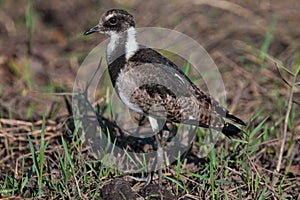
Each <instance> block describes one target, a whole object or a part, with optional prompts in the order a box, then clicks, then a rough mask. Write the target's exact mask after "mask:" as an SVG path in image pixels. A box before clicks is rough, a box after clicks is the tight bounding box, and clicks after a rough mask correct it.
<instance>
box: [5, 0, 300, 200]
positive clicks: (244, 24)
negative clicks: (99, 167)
mask: <svg viewBox="0 0 300 200" xmlns="http://www.w3.org/2000/svg"><path fill="white" fill-rule="evenodd" d="M28 2H29V1H25V0H18V1H1V2H0V8H1V9H0V185H3V184H4V183H5V179H6V177H7V176H6V175H7V174H11V175H12V177H14V178H15V181H16V184H18V183H20V181H21V180H22V177H21V175H20V174H22V172H21V166H20V165H21V163H22V159H23V156H24V155H25V161H26V162H25V164H24V165H25V169H27V170H29V169H30V167H31V166H32V159H31V151H30V145H29V143H28V137H27V135H30V136H32V138H33V142H34V145H35V147H38V146H39V145H40V144H39V138H40V133H41V131H40V130H41V129H42V116H43V114H44V113H45V116H46V118H47V122H46V132H47V135H46V138H45V140H46V141H47V142H48V146H47V153H49V157H47V159H48V160H47V162H50V163H49V165H47V166H48V167H50V168H51V171H52V172H53V173H54V174H55V173H57V174H59V173H58V172H57V171H58V168H59V165H58V164H55V162H58V158H57V157H52V156H51V152H54V151H59V150H62V147H61V146H62V143H61V136H63V137H64V138H66V140H67V141H68V142H69V143H71V142H70V141H71V139H70V137H71V135H72V133H70V129H68V128H66V127H65V122H66V121H68V120H67V119H69V116H70V112H69V110H68V107H67V104H66V103H65V100H64V98H63V96H61V95H54V94H53V93H60V92H65V93H71V92H72V89H73V85H74V80H75V78H76V74H77V70H78V69H79V66H80V64H81V62H82V61H83V59H84V58H85V57H86V55H87V54H88V53H89V52H90V50H92V48H94V47H95V46H96V45H97V44H99V43H100V42H101V41H103V40H105V39H106V36H103V35H100V34H97V35H93V36H90V37H84V36H83V32H84V31H85V30H87V29H88V28H89V27H91V26H93V25H95V24H96V23H97V22H98V20H99V16H100V14H102V13H103V12H104V11H106V10H108V9H110V8H123V9H126V10H128V11H129V12H130V13H132V14H133V15H134V16H135V19H136V25H137V27H165V28H169V29H173V30H177V31H180V32H182V33H184V34H187V35H188V36H190V37H191V38H193V39H195V40H196V41H197V42H198V43H200V44H201V45H202V46H203V47H204V48H205V49H206V50H207V51H208V53H209V54H210V55H211V57H212V58H213V59H214V61H215V63H216V64H217V66H218V67H219V70H220V72H221V74H222V78H223V80H224V84H225V89H226V93H227V94H226V96H227V99H226V100H227V105H228V109H229V110H231V112H232V113H234V114H235V115H236V116H239V117H240V118H241V119H243V120H244V121H245V122H249V121H251V119H252V118H253V117H254V116H255V115H256V114H257V113H259V116H258V117H257V118H256V119H255V120H254V121H253V122H252V123H251V125H250V126H249V130H250V131H251V130H254V129H255V127H257V125H258V124H259V123H260V122H261V121H263V120H264V119H265V118H266V117H268V119H267V120H266V124H267V125H266V127H268V129H267V130H264V131H259V132H258V133H256V136H255V137H257V138H260V137H263V136H262V135H263V134H268V139H267V140H266V141H264V142H263V143H260V144H259V148H258V149H259V151H258V152H257V153H256V154H255V155H251V158H250V157H249V159H251V162H253V163H254V165H255V166H256V168H255V170H256V173H258V174H260V177H259V178H260V180H261V183H260V184H259V192H260V193H261V192H262V190H263V189H262V188H263V187H265V186H266V187H267V192H266V196H267V197H268V199H279V198H283V199H284V198H286V199H297V198H298V199H299V198H300V196H299V192H300V189H299V188H300V185H299V183H300V153H299V148H300V143H299V142H300V137H299V136H300V135H299V133H300V114H299V113H300V112H299V111H300V109H299V105H300V90H299V87H296V88H295V93H294V99H293V102H294V103H293V107H292V113H293V116H294V120H293V123H292V124H290V126H289V127H288V131H287V138H288V139H287V143H286V146H285V151H284V153H283V159H282V164H281V167H280V171H279V172H280V174H284V176H286V179H285V181H286V187H283V189H284V191H278V190H279V189H278V187H276V185H275V186H274V185H270V184H269V183H270V182H272V181H273V180H274V179H275V177H277V175H278V174H276V173H275V169H276V166H277V160H278V153H279V149H280V144H281V142H280V141H281V139H282V133H283V130H284V117H285V114H286V110H287V99H288V98H289V96H290V92H289V86H288V85H287V84H286V83H285V82H284V81H283V78H282V77H284V78H285V79H286V80H291V76H290V75H289V74H288V73H286V72H285V71H284V70H282V69H279V70H278V67H277V66H276V65H275V64H274V62H273V61H271V60H270V59H267V58H264V60H262V59H261V57H260V56H261V55H260V52H261V50H262V49H263V48H265V47H266V46H267V47H266V48H267V53H268V54H269V55H271V56H272V57H273V58H275V60H276V61H279V62H281V63H282V64H284V65H285V66H286V67H287V68H288V69H290V71H292V72H293V71H294V70H295V67H296V62H297V58H298V55H299V52H300V51H299V50H300V48H299V47H300V45H299V44H300V15H299V10H300V3H299V2H298V1H297V0H287V1H280V0H273V1H269V0H268V1H250V0H246V1H238V0H234V1H207V0H194V1H192V0H188V1H179V0H175V1H167V0H163V1H161V0H153V1H138V0H126V1H120V0H114V1H95V0H86V1H81V0H65V1H59V0H52V1H38V0H37V1H32V3H33V4H32V5H33V6H32V19H33V32H32V33H30V31H29V29H28V24H30V23H29V22H28V18H29V17H28V16H27V25H26V13H27V14H28V13H29V12H28V5H29V4H28ZM272 24H274V29H273V31H272ZM30 38H32V39H30ZM268 39H269V40H270V42H269V45H267V44H268V41H267V40H268ZM264 45H265V46H264ZM296 80H297V81H300V79H299V77H298V78H297V79H296ZM103 95H105V94H101V93H99V98H100V99H101V98H104V97H103ZM68 99H70V98H69V96H68ZM104 101H105V100H104ZM71 130H72V129H71ZM29 133H30V134H29ZM291 138H292V139H291ZM68 139H69V140H68ZM69 143H68V144H69ZM218 146H219V147H220V146H222V147H227V148H228V149H227V150H228V152H229V154H231V155H232V156H234V155H235V154H237V152H232V151H231V148H230V145H229V144H228V141H227V140H226V139H224V140H222V141H221V142H220V144H219V143H218V144H217V147H218ZM243 147H244V146H242V145H241V147H238V148H237V149H239V150H240V151H243ZM217 149H218V148H217ZM287 149H289V150H287ZM22 155H23V156H22ZM196 155H197V153H196V152H195V151H194V147H193V148H192V149H191V150H190V153H189V154H188V156H187V159H188V160H189V161H190V162H188V165H187V166H186V169H188V170H190V171H191V172H194V173H196V172H198V171H200V170H201V169H203V167H204V166H205V165H207V164H208V163H209V161H208V160H207V159H206V158H198V157H197V156H196ZM86 159H87V158H86ZM51 161H55V162H53V163H51ZM174 170H175V166H174V165H172V166H170V169H169V171H168V173H171V174H172V171H174ZM255 170H254V169H251V171H252V172H253V171H255ZM229 171H230V170H229ZM166 173H167V172H166ZM245 173H246V169H239V168H235V167H234V164H232V170H231V171H230V172H229V176H230V178H231V180H233V181H235V182H236V183H244V182H245V180H244V179H245V176H243V174H245ZM251 178H253V179H255V177H251ZM34 181H35V179H34V180H32V182H31V183H28V185H26V187H25V189H24V190H25V191H26V192H23V193H21V192H20V191H17V192H15V193H8V194H9V195H5V194H4V193H2V194H1V189H2V192H3V191H4V189H5V187H4V186H2V188H0V198H3V197H6V196H14V197H15V198H17V197H18V198H22V197H32V196H34V195H31V194H32V193H33V192H32V191H33V190H35V189H36V187H37V183H34ZM195 181H196V182H197V181H199V182H200V181H201V180H199V179H198V180H195ZM189 183H190V184H186V187H187V189H188V190H189V191H190V192H191V193H190V194H186V193H185V191H184V190H182V189H180V192H179V194H177V195H175V194H174V193H172V192H170V190H172V187H173V186H174V185H172V183H170V182H168V181H166V180H165V182H164V184H163V185H164V187H163V189H162V191H161V193H163V195H164V196H165V199H177V198H179V197H181V199H197V198H199V199H207V198H212V196H211V194H210V193H209V192H208V189H209V188H210V187H209V186H205V185H201V182H200V183H199V184H200V187H197V188H196V187H195V185H197V184H192V183H191V182H189ZM264 183H265V184H264ZM72 184H73V187H75V186H74V183H70V187H71V185H72ZM220 186H221V187H224V188H222V189H226V190H227V189H228V190H229V191H231V189H232V188H230V187H229V186H227V185H226V184H223V185H222V184H220ZM94 187H95V188H98V187H99V186H98V185H94ZM227 187H228V188H227ZM235 187H236V185H235ZM3 188H4V189H3ZM91 190H93V189H92V188H91ZM100 190H101V195H100V197H101V198H103V199H122V198H123V199H124V198H125V199H137V198H146V197H147V196H149V195H150V194H152V193H157V192H158V185H157V179H155V180H154V183H152V184H150V185H149V186H148V187H146V188H144V189H141V190H139V191H138V192H136V191H135V190H134V189H133V184H132V181H125V180H124V179H122V178H119V177H113V176H110V177H106V179H105V181H104V182H101V183H100ZM118 190H120V191H124V192H123V193H122V195H123V196H122V195H121V194H120V193H113V191H118ZM201 191H202V192H201ZM233 192H234V191H233ZM259 192H257V193H256V194H254V193H253V191H252V190H249V188H248V187H246V186H245V187H242V189H241V194H236V196H229V197H228V198H229V199H239V198H245V199H258V198H259V196H258V195H257V194H258V193H259ZM279 193H280V194H281V195H278V194H279ZM48 194H49V195H45V196H43V195H41V196H39V197H40V198H44V197H47V198H49V199H50V198H51V199H52V198H55V197H57V196H56V195H53V193H51V195H53V196H51V195H50V192H49V193H48ZM113 195H116V196H113ZM124 195H125V197H124ZM196 197H197V198H196ZM58 198H63V197H61V196H60V197H58ZM74 198H76V197H74ZM82 198H86V199H89V198H90V197H89V196H88V195H87V197H82ZM95 198H97V197H95ZM155 198H157V199H158V197H152V198H151V199H155ZM222 198H224V199H225V197H224V196H223V197H222Z"/></svg>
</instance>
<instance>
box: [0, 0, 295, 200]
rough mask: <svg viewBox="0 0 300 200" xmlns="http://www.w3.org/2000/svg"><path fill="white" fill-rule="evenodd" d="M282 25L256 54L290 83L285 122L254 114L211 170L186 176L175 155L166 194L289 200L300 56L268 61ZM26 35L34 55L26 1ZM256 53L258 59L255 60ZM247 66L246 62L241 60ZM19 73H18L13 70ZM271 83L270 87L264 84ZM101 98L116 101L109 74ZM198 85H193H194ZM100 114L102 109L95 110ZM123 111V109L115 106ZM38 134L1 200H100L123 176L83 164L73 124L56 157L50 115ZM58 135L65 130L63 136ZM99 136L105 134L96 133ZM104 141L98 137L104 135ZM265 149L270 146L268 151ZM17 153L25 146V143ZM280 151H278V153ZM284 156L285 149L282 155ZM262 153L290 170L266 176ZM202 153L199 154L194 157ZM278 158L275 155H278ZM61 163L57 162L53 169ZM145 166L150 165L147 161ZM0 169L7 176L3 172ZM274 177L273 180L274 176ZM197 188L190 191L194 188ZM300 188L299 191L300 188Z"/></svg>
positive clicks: (5, 182) (278, 101) (0, 191)
mask: <svg viewBox="0 0 300 200" xmlns="http://www.w3.org/2000/svg"><path fill="white" fill-rule="evenodd" d="M276 23H277V20H276V19H274V20H273V22H272V24H271V25H270V27H269V31H268V33H267V35H266V37H265V40H264V41H263V44H262V45H261V48H260V52H259V55H256V56H257V57H258V58H259V59H260V62H261V66H259V67H260V68H259V70H262V69H264V68H268V67H270V65H269V62H272V63H274V64H275V65H276V66H277V68H278V69H279V70H280V71H282V72H283V75H284V77H281V78H282V80H283V81H282V83H284V82H286V83H288V86H286V85H287V84H286V85H285V86H286V87H287V89H288V90H289V92H290V95H289V98H288V99H286V98H282V96H280V89H281V88H280V87H282V83H277V82H274V88H275V89H274V91H275V95H274V103H275V104H274V110H276V113H280V115H272V113H269V112H268V111H266V110H265V109H264V108H260V107H255V109H256V114H255V115H254V116H252V117H251V120H250V122H249V123H248V125H247V127H246V128H245V131H246V132H247V135H248V136H245V138H244V139H243V140H223V139H222V138H221V140H222V142H220V143H217V145H216V146H215V148H213V149H212V150H211V151H210V152H209V154H208V156H207V160H208V163H206V164H204V165H202V166H197V167H198V168H197V170H187V169H186V168H185V166H186V163H185V159H184V158H182V157H181V155H180V154H178V158H177V161H176V163H174V164H173V165H172V166H170V167H167V168H166V169H165V171H168V168H172V169H173V171H174V173H171V175H169V174H168V175H164V176H163V178H164V181H166V182H168V184H169V185H168V186H172V187H168V188H174V189H173V190H172V189H168V190H169V192H171V193H173V194H174V195H179V196H180V195H182V194H198V193H200V192H201V191H202V192H203V193H209V197H211V199H232V196H230V195H231V193H233V192H232V190H234V191H235V192H234V194H235V195H236V197H237V198H238V199H242V198H243V193H245V192H249V193H253V194H254V195H255V197H256V198H257V199H268V198H269V199H270V198H272V195H271V194H270V189H269V188H270V187H271V188H273V189H276V190H277V191H278V193H277V194H276V196H275V197H276V198H278V199H284V197H283V196H282V195H283V191H284V189H285V188H286V187H287V185H288V184H291V183H289V182H288V180H287V177H288V173H289V169H290V167H291V165H292V161H293V159H292V151H293V144H294V140H295V134H296V130H295V126H296V123H295V121H296V120H297V117H299V114H298V113H297V110H296V106H295V105H294V104H292V103H291V101H292V100H293V94H294V93H295V92H298V91H299V89H297V88H298V87H299V85H300V82H299V79H297V77H299V73H300V54H299V55H298V59H297V62H296V65H295V68H292V67H290V66H288V65H286V64H284V62H282V63H281V62H279V61H278V60H277V59H275V58H274V57H272V56H271V55H270V54H268V50H269V47H270V44H271V42H272V38H273V33H274V30H275V27H276ZM26 28H27V30H28V33H29V34H28V48H29V52H32V48H33V38H34V35H33V33H34V32H33V30H34V19H33V12H32V1H31V0H29V1H28V4H27V11H26ZM30 54H31V53H29V55H28V60H27V61H26V64H25V69H26V70H25V71H26V74H27V76H26V84H27V87H28V88H29V89H32V87H33V84H34V82H33V77H32V76H31V71H30V62H29V57H30ZM253 54H254V53H253ZM243 59H245V58H243ZM14 67H15V69H17V68H18V67H19V66H14ZM247 67H248V72H249V71H251V69H252V68H253V67H256V66H252V65H250V64H249V65H248V66H247ZM183 71H184V73H185V74H187V75H189V74H190V71H191V66H190V64H189V63H188V62H186V63H185V64H184V66H183ZM267 81H269V80H267ZM103 82H104V83H103V85H102V86H103V88H104V94H108V95H107V96H108V97H111V96H112V95H111V94H112V91H113V90H112V87H111V85H110V83H109V78H108V74H107V72H106V74H105V77H104V81H103ZM193 82H196V80H193ZM2 90H3V88H2V84H1V85H0V94H2ZM44 90H45V91H53V92H54V91H55V88H54V87H52V86H47V87H46V88H44ZM106 101H107V102H109V103H108V105H107V108H106V111H105V114H106V116H107V117H108V118H110V117H112V116H111V111H112V107H111V103H110V102H111V98H110V99H106ZM36 109H37V108H36V107H35V105H31V106H29V107H28V108H27V115H26V116H25V118H27V119H30V117H31V115H32V113H33V112H34V111H36ZM97 109H98V111H97V112H98V113H100V110H101V108H100V107H98V108H97ZM117 109H118V106H117ZM8 112H9V113H8V116H9V118H10V119H13V114H12V112H11V111H10V110H9V111H8ZM54 116H55V111H54V112H53V113H51V114H50V115H49V116H48V117H49V118H52V117H54ZM41 120H42V125H41V127H34V126H33V127H32V130H31V131H32V132H34V131H37V130H40V131H41V132H40V135H39V136H34V137H33V136H29V135H28V136H27V141H26V142H27V146H28V147H29V149H30V156H28V155H22V156H21V157H20V166H19V169H18V175H16V174H14V169H10V173H5V174H3V173H2V174H1V175H3V177H1V178H0V183H1V184H0V198H2V197H9V196H14V195H16V196H20V197H28V198H31V197H40V198H41V197H43V196H47V197H51V198H59V199H81V198H88V199H93V198H95V199H99V198H100V196H101V188H102V187H103V185H104V184H105V183H107V182H108V181H109V180H112V179H115V178H118V177H120V176H122V174H123V172H122V171H121V170H120V169H113V168H112V166H105V165H104V164H103V163H105V161H107V159H110V158H109V157H103V158H102V160H101V161H102V162H99V161H98V160H95V159H92V158H90V157H85V156H86V152H85V149H84V148H83V147H82V146H81V138H80V137H79V136H78V132H80V131H82V130H81V128H82V127H80V124H79V122H78V121H75V122H74V123H75V129H74V132H73V137H72V139H71V140H68V139H67V137H65V136H64V135H62V136H61V137H60V138H59V142H58V145H59V146H60V147H61V148H60V149H58V150H55V151H51V149H52V148H55V147H56V146H50V144H49V142H46V138H47V137H49V135H47V117H46V114H45V112H44V113H43V115H42V119H41ZM287 130H289V132H291V137H290V138H289V140H288V138H287V137H286V132H287ZM58 131H60V129H58ZM107 132H108V134H107V136H108V141H110V142H111V144H112V145H113V148H115V142H116V141H111V140H112V139H111V138H110V133H109V130H108V129H107ZM99 134H100V135H101V134H102V133H99ZM207 134H208V131H206V130H204V129H201V128H199V129H198V130H197V133H196V135H197V136H196V139H195V140H194V145H195V146H196V147H198V149H200V148H201V147H202V143H203V142H204V136H205V135H207ZM100 137H101V136H100ZM273 140H278V144H277V145H276V147H278V149H275V151H276V152H275V154H274V150H273V149H272V148H270V147H268V146H267V144H268V143H270V141H273ZM266 146H267V147H266ZM20 147H22V144H21V143H20ZM279 148H280V149H279ZM282 149H283V150H282ZM262 150H264V151H265V152H266V153H265V155H272V156H273V159H274V160H275V161H276V162H277V163H278V166H279V169H281V168H283V167H282V165H283V164H282V158H280V156H283V155H282V153H284V154H286V156H285V159H286V160H287V164H286V166H284V167H285V171H284V172H282V171H278V170H277V171H275V170H274V172H273V171H272V173H268V174H267V176H266V175H262V174H263V173H267V172H265V171H259V170H260V169H257V168H256V167H255V166H253V159H256V156H257V155H258V154H259V153H261V152H260V151H262ZM8 151H10V152H13V151H14V149H13V148H10V149H8ZM193 153H197V152H193ZM273 154H274V155H273ZM127 157H128V159H129V160H133V158H131V157H130V155H129V154H127ZM53 159H56V160H55V161H56V162H53ZM144 165H146V163H145V162H144ZM1 170H2V169H1ZM279 172H280V174H281V176H279V178H278V182H277V183H276V184H274V183H273V182H272V180H271V179H270V178H269V177H268V176H271V175H274V174H276V173H279ZM236 176H242V177H243V178H244V179H243V180H240V182H238V181H236V180H235V179H234V178H233V177H236ZM274 176H275V175H274ZM191 185H192V186H191ZM299 187H300V186H299ZM157 196H158V194H152V195H149V196H148V197H147V198H146V199H151V198H153V197H157Z"/></svg>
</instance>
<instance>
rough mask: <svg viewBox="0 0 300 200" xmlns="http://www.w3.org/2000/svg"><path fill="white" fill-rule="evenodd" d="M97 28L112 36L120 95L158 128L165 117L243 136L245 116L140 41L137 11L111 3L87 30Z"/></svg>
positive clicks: (112, 68) (109, 57)
mask: <svg viewBox="0 0 300 200" xmlns="http://www.w3.org/2000/svg"><path fill="white" fill-rule="evenodd" d="M96 32H98V33H101V34H105V35H107V36H109V38H110V39H109V43H108V45H107V49H106V61H107V64H108V72H109V75H110V79H111V81H112V85H113V87H114V88H115V90H116V92H117V94H118V96H119V97H120V99H121V101H122V102H123V103H124V104H125V105H126V106H127V107H128V108H129V109H130V110H133V111H134V112H137V113H139V114H142V115H144V116H146V117H148V119H149V121H150V125H151V127H152V129H153V131H158V130H159V128H160V127H159V122H160V121H161V120H162V119H165V120H166V121H168V122H171V123H175V124H176V123H183V124H188V125H193V126H197V127H203V128H208V129H213V130H217V131H219V132H221V133H223V134H224V135H225V136H227V137H228V138H242V137H243V131H242V130H241V129H240V128H238V127H237V126H236V125H234V124H233V123H235V124H239V125H241V126H245V125H246V124H245V122H244V121H242V120H241V119H240V118H238V117H236V116H234V115H233V114H231V113H230V112H229V111H228V110H227V109H226V108H224V107H223V106H222V105H221V104H220V103H219V102H218V101H217V100H215V99H214V98H213V97H212V96H210V94H208V93H206V92H204V91H203V90H201V89H200V88H199V87H197V86H196V85H195V84H194V83H193V82H192V81H191V80H190V79H189V78H188V76H187V75H185V74H184V72H183V71H182V70H181V69H180V68H179V67H178V66H177V65H176V64H175V63H174V62H172V61H171V60H170V59H168V58H166V57H165V56H163V55H162V54H161V53H159V52H158V51H156V50H154V49H152V48H149V47H146V46H143V45H140V44H139V43H138V42H137V40H136V29H135V20H134V17H133V15H132V14H130V13H129V12H127V11H126V10H123V9H110V10H108V11H106V12H105V13H104V14H102V16H101V17H100V20H99V23H98V24H97V25H95V26H93V27H92V28H90V29H88V30H87V31H85V32H84V35H90V34H92V33H96ZM199 62H201V61H199ZM228 121H231V122H228ZM158 156H161V155H158Z"/></svg>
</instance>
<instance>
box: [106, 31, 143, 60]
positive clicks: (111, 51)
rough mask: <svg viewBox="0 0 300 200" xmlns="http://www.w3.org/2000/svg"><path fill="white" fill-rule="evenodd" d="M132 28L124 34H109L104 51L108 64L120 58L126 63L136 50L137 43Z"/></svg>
mask: <svg viewBox="0 0 300 200" xmlns="http://www.w3.org/2000/svg"><path fill="white" fill-rule="evenodd" d="M135 34H136V31H135V29H134V27H130V28H129V29H127V30H126V31H124V32H119V33H118V32H111V33H110V40H109V43H108V46H107V50H106V60H107V63H108V64H111V63H113V62H114V61H115V60H116V59H118V58H119V57H121V56H125V58H126V61H128V60H129V59H130V57H131V56H133V55H134V53H135V52H136V51H137V50H138V43H137V41H136V37H135Z"/></svg>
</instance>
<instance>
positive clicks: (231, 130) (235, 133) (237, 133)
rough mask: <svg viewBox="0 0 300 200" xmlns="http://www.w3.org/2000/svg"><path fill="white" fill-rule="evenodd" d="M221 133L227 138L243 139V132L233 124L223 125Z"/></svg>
mask: <svg viewBox="0 0 300 200" xmlns="http://www.w3.org/2000/svg"><path fill="white" fill-rule="evenodd" d="M222 133H223V134H224V135H225V136H226V137H228V138H239V139H242V138H243V131H242V130H241V129H239V128H238V127H236V126H235V125H233V124H230V123H227V122H225V123H224V126H223V129H222Z"/></svg>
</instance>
